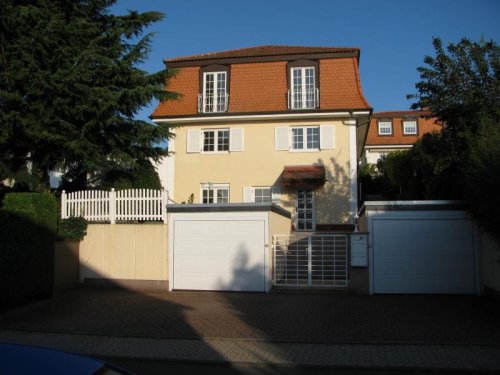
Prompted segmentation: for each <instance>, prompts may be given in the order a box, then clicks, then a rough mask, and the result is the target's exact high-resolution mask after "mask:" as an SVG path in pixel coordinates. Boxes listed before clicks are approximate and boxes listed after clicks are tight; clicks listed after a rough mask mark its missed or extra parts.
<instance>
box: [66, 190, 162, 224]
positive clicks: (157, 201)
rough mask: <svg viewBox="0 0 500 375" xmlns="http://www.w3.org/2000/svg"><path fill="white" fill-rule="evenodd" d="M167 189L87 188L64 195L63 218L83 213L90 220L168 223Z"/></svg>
mask: <svg viewBox="0 0 500 375" xmlns="http://www.w3.org/2000/svg"><path fill="white" fill-rule="evenodd" d="M167 202H168V192H167V191H166V190H152V189H130V190H118V191H115V190H114V189H111V191H103V190H86V191H75V192H73V193H66V192H65V191H63V192H62V194H61V218H63V219H67V218H68V217H71V216H83V217H84V218H85V219H87V220H88V221H93V222H110V223H111V224H115V223H116V222H117V221H135V220H141V221H142V220H145V221H163V223H166V222H167V215H166V211H167V210H166V205H167Z"/></svg>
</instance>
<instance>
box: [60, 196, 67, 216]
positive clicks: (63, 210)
mask: <svg viewBox="0 0 500 375" xmlns="http://www.w3.org/2000/svg"><path fill="white" fill-rule="evenodd" d="M66 214H67V207H66V191H65V190H63V191H62V194H61V219H66Z"/></svg>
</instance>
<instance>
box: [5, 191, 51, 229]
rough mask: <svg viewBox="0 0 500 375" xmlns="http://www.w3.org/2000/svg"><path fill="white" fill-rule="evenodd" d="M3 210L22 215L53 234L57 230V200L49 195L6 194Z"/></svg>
mask: <svg viewBox="0 0 500 375" xmlns="http://www.w3.org/2000/svg"><path fill="white" fill-rule="evenodd" d="M2 209H3V210H5V211H9V212H13V213H17V214H19V215H23V216H25V217H27V218H29V219H30V220H32V221H33V222H34V223H36V224H39V225H41V226H43V227H45V228H46V229H47V230H49V231H51V232H52V233H55V232H56V230H57V220H58V210H57V200H56V198H55V196H54V195H53V194H50V193H7V194H5V198H4V200H3V207H2Z"/></svg>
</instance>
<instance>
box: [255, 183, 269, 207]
mask: <svg viewBox="0 0 500 375" xmlns="http://www.w3.org/2000/svg"><path fill="white" fill-rule="evenodd" d="M255 203H271V188H270V187H256V188H255Z"/></svg>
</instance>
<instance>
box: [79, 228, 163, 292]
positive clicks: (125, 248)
mask: <svg viewBox="0 0 500 375" xmlns="http://www.w3.org/2000/svg"><path fill="white" fill-rule="evenodd" d="M167 229H168V226H167V225H163V224H116V225H110V224H89V226H88V228H87V235H86V236H85V238H84V240H83V241H82V242H81V244H80V281H81V282H83V281H84V280H85V279H104V278H106V279H112V280H129V281H130V280H132V281H133V280H138V281H163V282H166V281H167V280H168V264H167V261H168V257H167V255H168V250H167V243H168V242H167V232H168V231H167Z"/></svg>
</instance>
